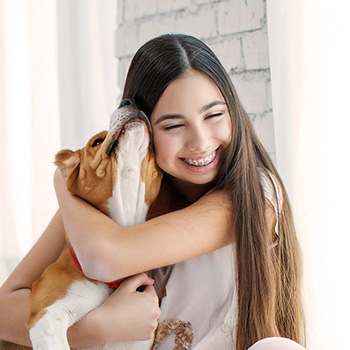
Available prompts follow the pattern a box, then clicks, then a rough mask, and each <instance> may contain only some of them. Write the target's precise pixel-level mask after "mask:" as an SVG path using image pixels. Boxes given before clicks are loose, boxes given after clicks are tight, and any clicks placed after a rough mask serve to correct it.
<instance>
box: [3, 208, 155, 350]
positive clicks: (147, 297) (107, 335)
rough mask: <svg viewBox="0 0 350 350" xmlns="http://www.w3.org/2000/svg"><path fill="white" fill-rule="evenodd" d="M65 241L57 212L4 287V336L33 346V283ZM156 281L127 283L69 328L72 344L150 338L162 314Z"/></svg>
mask: <svg viewBox="0 0 350 350" xmlns="http://www.w3.org/2000/svg"><path fill="white" fill-rule="evenodd" d="M64 244H65V232H64V227H63V223H62V217H61V214H60V213H59V212H57V213H56V215H55V216H54V218H53V219H52V221H51V223H50V224H49V226H48V227H47V229H46V230H45V232H44V233H43V235H42V236H41V237H40V239H39V240H38V241H37V243H36V244H35V245H34V247H33V248H32V249H31V251H30V252H29V253H28V254H27V255H26V257H25V258H24V259H23V260H22V261H21V263H20V264H19V265H18V266H17V268H16V269H15V270H14V271H13V273H12V274H11V275H10V277H9V278H8V279H7V281H6V282H5V283H4V284H3V285H2V286H1V288H0V339H3V340H7V341H10V342H13V343H16V344H21V345H26V346H31V343H30V339H29V334H28V331H27V329H26V327H25V322H26V319H27V316H28V310H29V298H30V293H31V286H32V283H33V282H34V280H36V279H37V278H38V277H39V276H40V275H41V274H42V272H43V271H44V269H45V268H46V267H47V266H48V265H49V264H51V263H52V262H54V261H55V260H56V259H57V258H58V256H59V254H60V253H61V251H62V248H63V246H64ZM152 284H153V280H152V279H150V278H149V277H148V276H146V274H139V275H137V276H134V277H132V278H130V279H128V280H126V281H124V282H123V283H122V284H121V286H120V287H119V288H118V289H117V291H116V292H114V293H113V294H112V295H111V297H109V298H108V299H107V300H106V301H105V302H104V304H102V305H101V306H100V307H98V308H97V309H94V310H93V311H91V312H90V313H89V314H88V315H87V316H85V317H84V318H83V319H82V320H81V321H79V322H77V323H76V324H75V325H73V326H72V327H71V328H70V329H69V332H68V339H69V342H70V344H71V346H72V347H75V348H81V347H88V346H94V345H100V344H103V343H106V342H118V341H124V340H144V339H149V338H151V336H152V334H153V331H154V329H155V328H156V326H157V320H158V318H159V313H160V311H159V306H158V298H157V295H156V292H155V290H154V288H153V286H152ZM141 285H146V288H145V290H144V292H142V293H140V292H137V291H136V290H137V288H138V287H139V286H141ZM111 325H113V327H111Z"/></svg>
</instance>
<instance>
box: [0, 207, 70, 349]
mask: <svg viewBox="0 0 350 350" xmlns="http://www.w3.org/2000/svg"><path fill="white" fill-rule="evenodd" d="M64 244H65V237H64V227H63V223H62V218H61V215H60V213H59V212H57V213H56V215H55V216H54V217H53V219H52V221H51V223H50V224H49V226H48V227H47V229H46V230H45V232H44V233H43V235H42V236H41V238H40V239H39V240H38V241H37V243H36V244H35V245H34V247H33V248H32V249H31V251H30V252H29V253H28V254H27V255H26V256H25V257H24V259H23V260H22V261H21V262H20V264H19V265H18V266H17V267H16V269H15V270H14V271H13V272H12V274H11V276H10V277H9V278H8V279H7V281H6V282H5V283H4V284H3V285H2V286H1V288H0V339H4V340H8V341H12V342H16V343H20V344H22V345H27V346H29V345H30V340H29V336H28V332H27V329H26V327H25V321H26V319H27V316H28V310H29V297H30V293H31V286H32V283H33V282H34V281H35V280H36V279H37V278H38V277H39V276H40V275H41V274H42V272H43V271H44V269H45V268H46V267H47V266H48V265H49V264H51V263H53V262H54V261H55V260H56V259H57V258H58V256H59V254H60V253H61V251H62V248H63V246H64Z"/></svg>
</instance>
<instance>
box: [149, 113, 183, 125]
mask: <svg viewBox="0 0 350 350" xmlns="http://www.w3.org/2000/svg"><path fill="white" fill-rule="evenodd" d="M169 119H170V120H171V119H185V117H184V116H183V115H181V114H164V115H162V116H161V117H159V118H158V120H157V121H156V122H155V123H154V124H155V125H156V124H159V123H161V122H162V121H164V120H169Z"/></svg>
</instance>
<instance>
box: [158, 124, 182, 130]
mask: <svg viewBox="0 0 350 350" xmlns="http://www.w3.org/2000/svg"><path fill="white" fill-rule="evenodd" d="M183 126H184V124H180V123H177V124H171V125H165V126H164V127H163V130H165V131H169V130H176V129H180V128H181V127H183Z"/></svg>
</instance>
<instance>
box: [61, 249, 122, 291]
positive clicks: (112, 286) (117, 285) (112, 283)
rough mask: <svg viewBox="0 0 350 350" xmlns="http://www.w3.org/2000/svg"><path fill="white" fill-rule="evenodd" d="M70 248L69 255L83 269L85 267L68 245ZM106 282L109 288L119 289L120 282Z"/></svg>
mask: <svg viewBox="0 0 350 350" xmlns="http://www.w3.org/2000/svg"><path fill="white" fill-rule="evenodd" d="M68 250H69V255H70V257H71V259H72V260H73V262H74V264H75V265H76V266H77V267H78V268H79V270H81V271H83V269H82V268H81V265H80V264H79V263H78V261H77V259H75V258H74V255H73V253H72V251H71V249H70V247H68ZM104 283H105V284H107V286H108V287H109V288H113V289H117V288H118V287H119V286H120V282H104Z"/></svg>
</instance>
